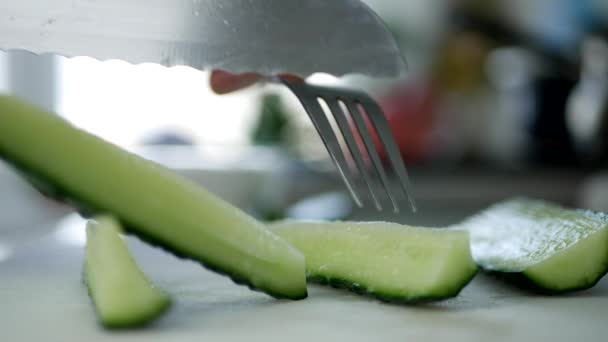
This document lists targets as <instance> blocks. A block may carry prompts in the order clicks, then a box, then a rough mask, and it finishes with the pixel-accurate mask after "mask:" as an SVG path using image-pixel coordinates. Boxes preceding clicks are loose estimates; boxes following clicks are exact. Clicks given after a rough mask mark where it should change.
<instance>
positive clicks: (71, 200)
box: [0, 148, 308, 300]
mask: <svg viewBox="0 0 608 342" xmlns="http://www.w3.org/2000/svg"><path fill="white" fill-rule="evenodd" d="M0 156H1V157H2V158H3V159H4V160H5V161H6V162H7V163H8V164H9V165H11V166H12V167H13V168H14V169H15V170H17V172H19V173H21V174H22V175H23V176H24V179H26V180H27V181H28V182H29V183H30V184H31V185H32V186H33V187H34V188H35V189H36V190H37V191H38V192H40V193H41V194H42V195H44V196H47V197H49V198H52V199H54V200H57V201H60V202H63V203H65V204H67V205H69V206H70V207H72V208H73V209H74V210H76V211H77V212H78V213H79V214H80V215H81V216H83V217H84V218H87V219H88V218H92V217H94V216H95V215H98V214H103V213H105V211H104V210H103V209H99V208H97V207H96V206H95V205H92V204H90V203H91V202H89V201H86V200H83V199H80V198H78V197H76V196H74V195H72V194H70V192H69V191H64V190H63V189H61V187H58V186H57V185H55V184H51V183H49V182H45V181H44V179H45V178H44V177H43V176H40V175H39V174H38V173H37V172H35V171H33V170H31V169H29V168H27V167H25V166H23V165H22V164H21V163H19V162H17V161H16V160H15V159H13V158H11V157H10V156H9V154H7V153H5V152H4V151H3V150H2V149H1V148H0ZM116 219H117V220H118V221H119V223H120V224H121V225H122V227H123V229H124V232H125V233H128V234H130V235H135V236H136V237H138V238H139V239H141V240H142V241H144V242H147V243H148V244H150V245H152V246H156V247H159V248H161V249H163V250H164V251H166V252H168V253H170V254H173V255H174V256H176V257H178V258H181V259H187V260H192V261H195V262H198V263H199V264H200V265H201V266H203V267H205V268H206V269H208V270H210V271H213V272H215V273H218V274H220V275H224V276H227V277H228V278H230V279H231V280H232V281H233V282H234V283H235V284H238V285H243V286H247V287H248V288H249V289H250V290H252V291H256V292H263V293H266V294H268V295H270V296H271V297H274V298H277V299H291V300H301V299H305V298H307V297H308V294H307V293H306V292H304V293H303V294H302V295H299V296H286V295H284V294H281V293H277V292H274V291H270V290H268V289H259V288H257V287H255V286H253V285H252V284H251V283H249V282H248V281H247V279H246V278H245V277H241V276H239V275H238V274H234V273H230V272H226V271H224V270H222V269H221V268H220V267H217V266H216V265H213V264H212V263H210V262H207V261H203V260H201V259H200V258H198V257H196V256H194V255H188V254H187V253H182V252H180V251H178V250H176V249H175V248H172V247H171V246H169V245H168V244H166V243H165V242H164V241H161V240H158V239H155V238H153V237H152V236H150V235H148V234H146V233H145V232H143V230H140V229H137V226H136V225H133V224H130V223H129V222H125V221H124V220H123V219H121V218H120V217H116Z"/></svg>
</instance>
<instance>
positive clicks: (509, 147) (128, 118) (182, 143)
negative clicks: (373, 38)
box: [0, 0, 608, 254]
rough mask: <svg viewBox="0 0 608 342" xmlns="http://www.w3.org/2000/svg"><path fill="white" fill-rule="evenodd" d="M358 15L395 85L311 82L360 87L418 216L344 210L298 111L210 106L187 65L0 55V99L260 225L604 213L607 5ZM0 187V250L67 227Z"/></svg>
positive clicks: (261, 90) (376, 2)
mask: <svg viewBox="0 0 608 342" xmlns="http://www.w3.org/2000/svg"><path fill="white" fill-rule="evenodd" d="M366 2H367V3H369V5H370V6H371V7H372V8H373V9H374V10H376V11H377V12H378V13H379V14H380V15H381V17H383V19H384V20H385V21H386V23H387V25H388V26H389V28H390V30H391V31H392V32H393V33H394V35H395V36H396V38H397V39H398V41H399V42H400V44H401V46H402V50H403V54H404V56H405V57H406V59H407V61H408V66H409V73H408V75H407V77H406V78H405V79H402V80H397V81H395V80H369V79H365V78H362V77H357V76H349V77H347V78H345V79H335V78H334V77H331V76H329V75H323V74H319V75H314V76H313V77H312V78H311V82H315V83H319V84H327V85H343V86H355V87H360V88H363V89H365V90H366V91H368V92H370V93H371V94H372V95H373V97H374V98H375V99H377V100H378V101H379V102H380V104H381V106H382V107H383V108H384V110H385V111H386V115H387V116H388V119H389V121H390V123H391V126H392V130H393V133H394V134H395V137H396V139H397V142H398V144H399V147H400V149H401V153H402V155H403V157H404V159H405V161H406V165H407V167H408V171H409V172H410V177H411V182H412V184H413V194H414V196H415V198H416V200H417V202H418V204H419V212H418V213H416V214H413V213H411V212H408V211H407V210H404V211H403V212H401V213H399V214H394V213H392V212H390V211H384V212H380V213H378V212H375V211H374V210H373V209H372V206H371V205H368V207H367V208H366V209H359V208H356V207H354V206H353V204H352V202H351V200H350V198H349V197H348V195H347V193H346V192H345V188H344V187H343V184H342V183H341V181H340V179H339V178H338V177H337V175H336V174H335V172H334V169H333V166H332V164H331V162H330V161H329V159H328V157H327V154H326V152H325V150H324V148H323V146H322V143H321V141H320V139H319V138H318V136H317V134H316V133H315V131H314V129H313V128H312V125H311V124H310V122H309V121H308V118H307V116H306V114H305V113H304V112H303V110H302V108H301V107H300V106H299V104H298V102H297V100H296V99H295V97H294V96H293V95H291V94H290V93H289V92H288V91H287V90H286V89H284V88H283V87H280V86H277V85H258V86H254V87H252V88H248V89H246V90H243V91H240V92H237V93H235V94H231V95H226V96H217V95H215V94H213V93H212V92H211V91H210V89H209V86H208V76H209V75H208V73H206V72H199V71H195V70H193V69H190V68H186V67H176V68H171V69H166V68H164V67H161V66H156V65H138V66H133V65H129V64H127V63H125V62H121V61H106V62H103V63H102V62H99V61H96V60H93V59H90V58H86V57H77V58H73V59H65V58H61V57H54V56H48V55H45V56H33V55H31V54H28V53H18V52H12V53H3V52H0V91H3V92H4V91H8V92H11V93H14V94H18V95H20V96H23V97H25V98H27V99H29V100H31V101H33V102H35V103H38V104H39V105H41V106H44V107H46V108H48V109H52V110H56V111H58V112H59V113H61V115H63V116H65V118H67V119H68V120H70V121H71V122H73V123H74V124H75V125H77V126H80V127H82V128H84V129H86V130H88V131H90V132H93V133H95V134H97V135H99V136H101V137H103V138H104V139H107V140H109V141H111V142H113V143H116V144H118V145H120V146H122V147H124V148H127V149H129V150H131V151H133V152H135V153H138V154H141V155H143V156H145V157H146V158H150V159H152V160H155V161H157V162H159V163H162V164H164V165H167V166H168V167H171V168H173V169H175V170H177V171H178V172H181V173H183V174H184V175H186V176H188V177H191V178H192V179H194V180H195V181H196V182H198V183H200V184H202V185H203V186H205V187H207V188H209V189H210V190H211V191H213V192H216V193H217V194H219V195H220V196H222V197H224V198H225V199H227V200H228V201H230V202H232V203H234V204H236V205H238V206H240V207H242V208H244V209H246V210H248V211H249V212H251V213H254V214H255V215H256V216H258V217H260V218H263V219H267V220H273V219H280V218H285V217H290V218H306V219H382V220H389V221H397V222H403V223H410V224H419V225H433V226H441V225H447V224H452V223H455V222H457V221H458V220H460V219H462V218H463V217H465V216H466V215H468V214H470V213H473V212H474V211H475V210H478V209H481V208H483V207H484V206H487V205H488V204H490V203H492V202H494V201H497V200H501V199H504V198H507V197H511V196H531V197H536V198H543V199H547V200H551V201H556V202H558V203H562V204H565V205H570V206H576V207H584V208H590V209H595V210H604V211H608V171H606V170H607V166H608V1H605V0H535V1H529V0H502V1H498V0H495V1H489V0H466V1H465V0H458V1H457V0H407V1H405V0H399V1H397V0H395V1H390V0H368V1H366ZM337 29H339V28H337ZM319 58H323V56H319ZM0 189H1V191H0V216H1V217H2V218H3V219H2V225H3V227H0V228H1V229H0V233H1V235H0V241H2V240H5V241H9V240H10V241H13V240H19V239H21V240H23V239H27V238H30V237H31V236H30V235H35V234H37V233H38V232H39V231H41V230H48V222H51V221H52V220H62V222H64V224H67V223H66V222H68V223H69V222H77V219H76V218H75V217H74V216H68V219H65V218H64V216H65V215H66V214H68V213H69V210H67V209H66V208H65V207H63V206H61V205H59V204H57V203H54V202H52V201H49V200H46V199H43V198H42V197H40V196H39V195H38V194H37V193H35V192H34V191H33V190H31V189H30V188H29V187H28V186H27V185H26V184H25V183H23V182H22V181H21V180H20V178H18V177H17V176H16V175H15V174H14V173H13V172H12V171H10V169H9V168H7V167H6V166H1V167H0ZM404 203H405V202H404ZM385 206H386V207H390V206H388V205H385ZM25 207H27V208H30V209H31V210H30V211H29V212H28V214H27V215H23V210H18V209H19V208H25ZM403 207H404V208H405V207H406V205H405V204H404V205H403ZM36 227H40V228H39V229H38V228H36ZM11 239H12V240H11ZM21 240H20V241H21ZM5 244H6V243H5ZM1 251H2V249H1V248H0V252H1ZM0 254H1V253H0Z"/></svg>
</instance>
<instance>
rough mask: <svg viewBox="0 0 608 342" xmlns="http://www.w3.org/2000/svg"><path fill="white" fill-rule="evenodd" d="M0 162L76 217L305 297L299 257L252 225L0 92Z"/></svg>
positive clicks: (273, 290) (253, 283) (273, 291)
mask: <svg viewBox="0 0 608 342" xmlns="http://www.w3.org/2000/svg"><path fill="white" fill-rule="evenodd" d="M0 158H3V159H6V160H7V161H8V162H9V163H11V164H13V165H14V166H15V167H17V168H18V169H20V170H21V171H22V172H24V173H26V174H27V175H28V177H29V178H30V179H35V183H36V184H38V185H40V184H42V185H44V189H43V190H44V191H45V192H46V193H48V194H51V195H54V196H56V197H60V198H63V199H67V200H69V203H71V204H73V205H74V206H75V207H76V208H78V209H79V211H80V212H81V213H85V214H95V213H110V214H111V215H113V216H115V217H116V218H117V219H118V220H119V221H120V223H121V224H122V225H123V227H124V228H125V230H126V231H127V232H128V233H132V234H135V235H137V236H139V237H140V238H142V239H143V240H146V241H147V242H150V243H152V244H155V245H158V246H161V247H163V248H165V249H166V250H168V251H170V252H172V253H174V254H176V255H178V256H182V257H187V258H190V259H193V260H195V261H198V262H200V263H201V264H203V265H205V266H207V267H209V268H211V269H213V270H215V271H217V272H219V273H223V274H226V275H228V276H230V277H231V278H232V279H233V280H234V281H235V282H237V283H242V284H246V285H248V286H249V287H251V288H254V289H258V290H261V291H264V292H266V293H268V294H270V295H273V296H275V297H280V298H292V299H301V298H305V297H306V279H305V270H304V257H303V256H302V254H301V253H300V252H298V251H297V250H296V249H295V248H293V247H292V246H291V245H290V244H289V243H287V242H286V241H284V240H283V239H281V238H279V237H278V236H276V235H275V234H273V233H271V232H270V231H269V230H267V229H266V227H265V226H264V225H262V224H261V223H260V222H258V221H257V220H255V219H254V218H252V217H250V216H249V215H247V214H245V213H244V212H242V211H241V210H239V209H237V208H235V207H233V206H232V205H230V204H228V203H227V202H225V201H223V200H222V199H220V198H218V197H217V196H215V195H213V194H211V193H210V192H208V191H206V190H205V189H202V188H201V187H200V186H198V185H197V184H195V183H193V182H191V181H189V180H187V179H185V178H183V177H181V176H178V175H176V174H174V173H173V172H171V171H169V170H167V169H165V168H163V167H161V166H159V165H157V164H154V163H152V162H149V161H147V160H144V159H142V158H140V157H138V156H135V155H132V154H130V153H128V152H126V151H124V150H122V149H120V148H118V147H116V146H114V145H112V144H110V143H107V142H105V141H103V140H102V139H99V138H98V137H95V136H93V135H91V134H88V133H86V132H84V131H82V130H79V129H77V128H75V127H73V126H71V125H70V124H69V123H67V122H66V121H64V120H63V119H61V118H59V117H57V116H55V115H52V114H51V113H47V112H44V111H42V110H40V109H38V108H36V107H34V106H31V105H29V104H27V103H25V102H23V101H21V100H19V99H17V98H16V97H11V96H2V95H0ZM39 187H40V186H39Z"/></svg>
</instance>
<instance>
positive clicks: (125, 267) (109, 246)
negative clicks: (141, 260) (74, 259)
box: [83, 216, 171, 329]
mask: <svg viewBox="0 0 608 342" xmlns="http://www.w3.org/2000/svg"><path fill="white" fill-rule="evenodd" d="M120 233H121V227H120V225H119V223H118V221H116V220H115V219H114V218H112V217H110V216H99V217H96V218H95V219H94V220H92V221H89V223H88V224H87V245H86V250H85V267H84V272H83V274H84V279H85V283H86V284H87V287H88V290H89V295H90V297H91V300H92V301H93V304H94V306H95V311H96V313H97V317H98V319H99V321H100V323H101V324H102V325H103V326H104V327H106V328H112V329H118V328H133V327H137V326H142V325H145V324H148V323H150V322H152V321H153V320H155V319H156V318H158V317H160V316H161V315H162V314H163V313H164V312H165V311H166V310H167V308H169V306H170V303H171V301H170V299H169V296H168V295H167V294H166V293H164V292H163V291H162V290H160V289H158V288H156V287H154V285H152V284H151V283H150V281H149V280H148V279H147V278H146V276H145V275H144V274H143V273H142V272H141V270H140V269H139V268H138V267H137V264H136V263H135V261H134V260H133V258H132V257H131V255H130V254H129V250H128V248H127V245H126V244H125V242H124V241H123V240H122V238H121V236H120Z"/></svg>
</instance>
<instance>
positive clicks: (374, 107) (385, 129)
mask: <svg viewBox="0 0 608 342" xmlns="http://www.w3.org/2000/svg"><path fill="white" fill-rule="evenodd" d="M359 102H360V104H361V105H362V106H363V108H365V111H366V112H367V117H368V118H369V120H370V121H371V122H372V125H373V126H374V129H375V130H376V132H377V133H378V134H377V135H378V137H379V138H380V141H381V142H382V145H383V146H384V150H385V151H386V154H387V155H388V159H389V160H390V162H391V164H392V165H393V170H395V173H396V174H397V178H399V183H400V184H401V188H402V189H403V191H404V193H405V195H406V196H407V199H408V201H409V203H410V207H411V208H412V211H413V212H416V210H417V208H416V202H415V200H414V197H413V196H412V194H411V192H410V189H411V184H410V181H409V176H408V174H407V170H406V169H405V165H404V163H403V159H402V158H401V154H400V153H399V148H398V147H397V144H396V143H395V141H394V140H393V138H392V137H393V134H392V132H391V129H390V127H389V125H388V122H387V121H386V118H385V117H384V114H383V112H382V109H381V108H380V106H379V105H378V104H377V103H376V102H375V101H374V100H372V99H371V98H370V97H368V96H362V97H360V98H359Z"/></svg>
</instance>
